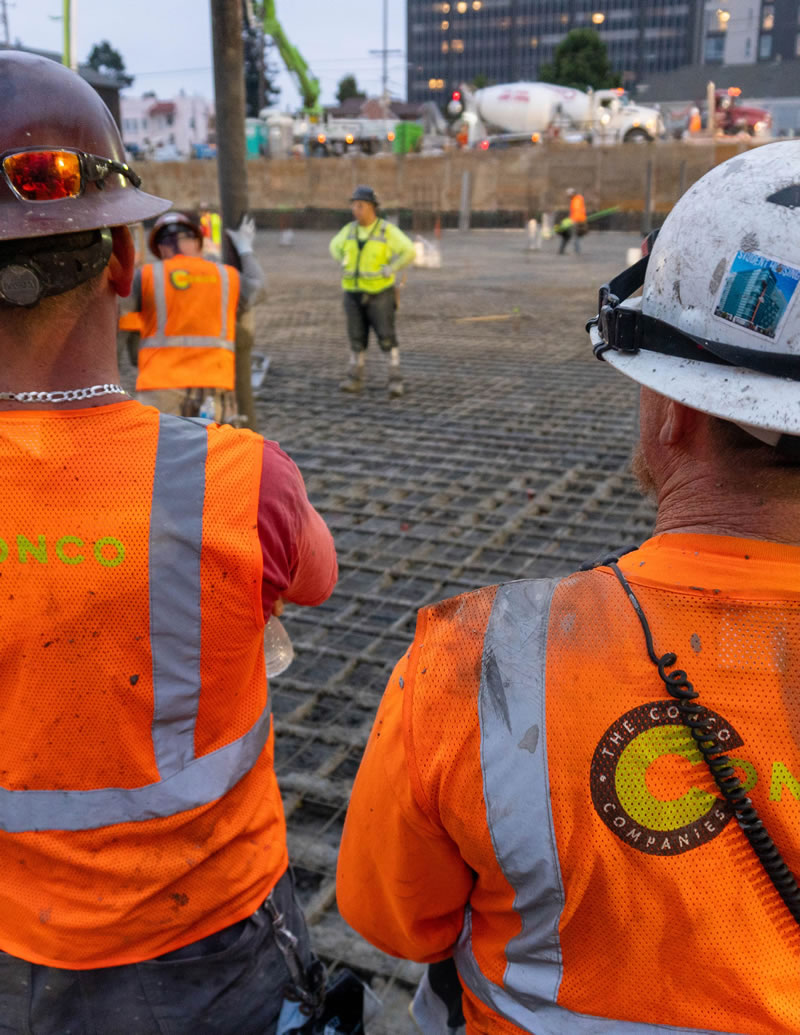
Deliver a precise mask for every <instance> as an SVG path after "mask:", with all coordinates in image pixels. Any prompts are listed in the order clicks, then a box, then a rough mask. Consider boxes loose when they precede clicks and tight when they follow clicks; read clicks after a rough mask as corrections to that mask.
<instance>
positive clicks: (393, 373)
mask: <svg viewBox="0 0 800 1035" xmlns="http://www.w3.org/2000/svg"><path fill="white" fill-rule="evenodd" d="M404 394H405V386H404V385H403V375H402V374H401V373H400V368H399V367H389V398H390V399H399V397H400V396H401V395H404Z"/></svg>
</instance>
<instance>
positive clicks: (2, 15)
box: [0, 0, 11, 46]
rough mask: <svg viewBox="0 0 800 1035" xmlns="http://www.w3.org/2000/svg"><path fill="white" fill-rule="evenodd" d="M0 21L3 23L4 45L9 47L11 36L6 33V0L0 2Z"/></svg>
mask: <svg viewBox="0 0 800 1035" xmlns="http://www.w3.org/2000/svg"><path fill="white" fill-rule="evenodd" d="M0 21H2V23H3V35H4V36H5V44H6V46H9V45H10V43H11V36H10V35H9V32H8V0H0Z"/></svg>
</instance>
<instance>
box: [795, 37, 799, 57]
mask: <svg viewBox="0 0 800 1035" xmlns="http://www.w3.org/2000/svg"><path fill="white" fill-rule="evenodd" d="M794 52H795V55H796V56H797V57H800V33H798V34H797V39H796V40H795V41H794Z"/></svg>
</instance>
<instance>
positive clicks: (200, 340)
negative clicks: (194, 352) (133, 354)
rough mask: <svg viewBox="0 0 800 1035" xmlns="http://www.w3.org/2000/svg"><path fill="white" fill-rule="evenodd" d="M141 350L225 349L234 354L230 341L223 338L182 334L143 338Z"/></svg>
mask: <svg viewBox="0 0 800 1035" xmlns="http://www.w3.org/2000/svg"><path fill="white" fill-rule="evenodd" d="M142 349H225V351H226V352H235V351H236V346H235V345H234V343H233V342H232V341H226V340H225V339H224V338H214V337H204V336H203V335H199V334H198V335H195V334H183V335H173V336H171V337H169V338H159V337H156V336H155V335H154V336H153V337H152V338H145V339H144V340H143V341H142V343H141V344H140V345H139V351H140V352H141V350H142Z"/></svg>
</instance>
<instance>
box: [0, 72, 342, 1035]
mask: <svg viewBox="0 0 800 1035" xmlns="http://www.w3.org/2000/svg"><path fill="white" fill-rule="evenodd" d="M0 84H2V95H3V105H2V107H0V214H1V218H0V472H1V473H2V480H3V485H4V490H5V502H4V506H3V520H2V527H0V567H1V568H2V585H3V594H2V620H1V622H0V626H1V628H2V635H0V686H2V692H0V728H1V729H2V730H3V745H2V767H1V771H0V906H1V907H2V908H0V1032H2V1033H3V1035H16V1033H21V1032H30V1033H31V1035H43V1033H53V1035H62V1033H66V1032H70V1033H72V1035H123V1033H124V1035H155V1033H157V1032H167V1031H169V1032H170V1033H171V1035H199V1033H200V1032H201V1031H202V1032H209V1033H212V1032H213V1033H214V1035H245V1033H248V1032H274V1031H275V1030H276V1026H277V1023H278V1018H279V1016H280V1015H281V1013H283V1014H284V1019H285V1018H286V1017H287V1016H289V1017H291V1016H292V1015H293V1014H295V1013H296V1009H297V1002H303V1003H306V1002H308V1003H309V1005H313V1003H314V1002H315V1001H316V999H317V998H318V991H317V990H318V985H319V982H318V980H317V977H318V973H319V971H318V967H317V966H316V964H315V963H314V959H313V955H312V952H311V948H310V945H309V939H308V932H307V930H306V927H305V923H304V920H303V916H302V913H301V911H300V908H299V906H298V904H297V901H296V899H295V895H294V891H293V885H292V879H291V876H290V875H289V871H288V855H287V845H286V831H285V822H284V815H283V808H282V805H281V796H280V792H279V789H278V785H277V781H276V778H275V771H274V766H273V752H274V735H273V728H272V720H271V714H270V713H271V704H270V693H269V688H268V686H267V678H266V673H265V656H264V630H265V623H266V622H267V620H268V619H269V618H270V615H271V614H273V613H275V612H277V611H279V610H280V609H281V607H282V602H283V601H284V600H286V601H291V602H293V603H296V604H305V605H309V606H311V605H315V604H319V603H321V602H323V601H324V600H325V599H326V598H327V597H328V596H329V595H330V593H331V591H332V589H333V586H334V583H335V581H336V554H335V551H334V546H333V541H332V538H331V535H330V532H329V531H328V529H327V527H326V526H325V523H324V522H323V520H322V518H321V517H320V515H319V514H318V513H317V512H316V511H315V510H314V509H313V507H312V506H311V504H310V503H309V501H308V497H307V495H306V490H305V486H304V483H303V479H302V476H301V475H300V472H299V471H298V470H297V468H296V467H295V465H294V464H293V463H292V461H291V460H290V459H289V457H288V456H286V455H285V454H284V453H283V452H281V450H280V449H279V448H278V446H277V444H276V443H274V442H267V441H265V440H264V439H262V438H261V437H260V436H258V435H255V434H253V433H252V432H250V431H243V430H236V429H234V428H231V427H226V426H220V425H218V424H214V423H205V422H200V421H196V420H185V419H181V418H179V417H174V416H170V415H167V414H160V413H158V412H157V411H156V410H155V409H153V408H152V407H149V406H142V404H141V403H139V402H136V401H135V400H133V399H131V398H129V397H128V396H127V395H126V393H125V391H124V389H123V388H122V387H121V386H120V384H119V371H118V366H117V353H116V340H115V334H116V326H117V301H118V296H123V297H124V296H126V295H127V294H128V292H129V291H130V289H131V284H132V281H133V274H134V246H133V240H132V237H131V233H130V231H129V229H128V225H129V224H133V223H138V222H140V221H143V220H148V219H152V218H154V217H156V216H158V215H159V214H160V213H161V212H163V211H164V209H165V208H167V207H168V205H169V202H167V201H165V200H164V199H162V198H158V197H154V196H152V195H150V194H146V193H144V191H143V190H141V189H140V186H141V180H140V178H139V176H138V175H137V174H136V172H135V171H134V170H133V169H131V168H130V166H129V165H127V163H126V161H125V151H124V147H123V144H122V139H121V137H120V134H119V130H118V129H117V126H116V123H115V122H114V119H113V117H112V115H111V113H110V112H109V110H108V109H107V108H106V106H105V105H104V104H103V102H102V100H101V99H100V97H99V95H98V94H97V93H96V92H95V91H94V90H93V89H92V88H91V87H90V86H89V85H88V83H86V82H84V80H83V79H81V78H80V77H79V76H77V75H76V74H75V73H74V72H71V71H70V70H69V69H67V68H65V67H64V66H63V65H61V64H58V63H57V62H55V61H50V60H49V59H47V58H43V57H39V56H35V55H32V54H27V53H20V52H17V51H4V52H2V53H0ZM298 997H300V998H298ZM303 997H305V998H303ZM295 1000H297V1002H295ZM284 1027H285V1025H284Z"/></svg>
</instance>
